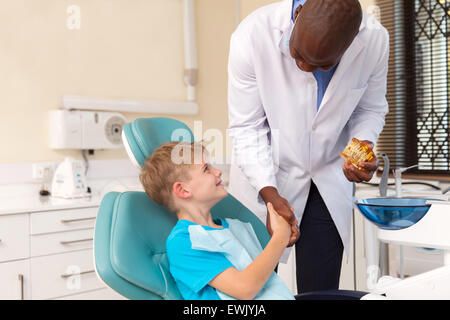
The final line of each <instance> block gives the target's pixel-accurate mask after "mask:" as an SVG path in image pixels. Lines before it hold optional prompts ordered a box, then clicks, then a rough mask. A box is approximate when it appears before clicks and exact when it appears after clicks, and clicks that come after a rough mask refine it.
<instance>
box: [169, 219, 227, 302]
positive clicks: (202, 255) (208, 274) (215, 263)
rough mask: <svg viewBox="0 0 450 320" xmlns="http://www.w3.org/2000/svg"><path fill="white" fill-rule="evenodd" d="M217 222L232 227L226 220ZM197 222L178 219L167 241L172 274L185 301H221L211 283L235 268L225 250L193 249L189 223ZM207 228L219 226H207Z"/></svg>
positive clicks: (215, 221) (224, 226) (216, 221)
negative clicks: (218, 276)
mask: <svg viewBox="0 0 450 320" xmlns="http://www.w3.org/2000/svg"><path fill="white" fill-rule="evenodd" d="M214 223H216V224H218V225H221V226H222V227H223V228H228V223H227V222H226V221H225V220H223V219H218V220H214ZM191 225H197V224H196V223H194V222H191V221H188V220H178V222H177V224H176V225H175V227H174V228H173V229H172V232H171V233H170V235H169V237H168V238H167V241H166V248H167V257H168V259H169V265H170V273H171V274H172V277H173V278H174V279H175V282H176V284H177V287H178V290H179V291H180V293H181V295H182V296H183V298H184V299H185V300H220V297H219V295H218V294H217V292H216V289H215V288H213V287H211V286H210V285H208V283H209V282H210V281H211V280H212V279H214V278H215V277H216V276H217V275H218V274H220V273H221V272H222V271H225V270H226V269H228V268H230V267H233V265H232V264H231V262H230V261H229V260H228V259H227V258H226V257H225V255H224V253H222V252H209V251H202V250H196V249H192V242H191V240H190V236H189V226H191ZM203 228H204V229H205V230H217V229H216V228H212V227H208V226H203Z"/></svg>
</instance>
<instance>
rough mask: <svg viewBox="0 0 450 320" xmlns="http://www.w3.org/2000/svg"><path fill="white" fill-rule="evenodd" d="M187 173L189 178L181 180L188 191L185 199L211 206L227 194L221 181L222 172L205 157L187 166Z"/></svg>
mask: <svg viewBox="0 0 450 320" xmlns="http://www.w3.org/2000/svg"><path fill="white" fill-rule="evenodd" d="M189 175H190V176H191V179H190V180H189V181H185V182H183V185H184V189H185V191H187V192H188V194H187V196H186V197H185V198H186V199H187V198H189V199H190V201H192V200H193V201H195V202H196V203H198V204H209V205H211V207H212V206H214V204H216V203H217V202H219V201H220V200H222V199H223V198H225V197H226V196H227V195H228V192H227V191H226V189H225V187H224V186H223V183H222V179H221V176H222V172H221V171H220V170H219V169H217V168H214V167H213V166H212V165H211V164H210V163H209V162H208V159H207V157H203V161H202V163H199V164H193V165H192V167H191V168H189Z"/></svg>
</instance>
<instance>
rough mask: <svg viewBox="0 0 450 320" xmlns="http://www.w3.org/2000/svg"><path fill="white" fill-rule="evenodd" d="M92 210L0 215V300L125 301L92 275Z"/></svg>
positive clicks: (95, 210) (93, 209)
mask: <svg viewBox="0 0 450 320" xmlns="http://www.w3.org/2000/svg"><path fill="white" fill-rule="evenodd" d="M97 210H98V206H92V205H91V206H87V207H80V208H73V207H71V208H68V209H61V208H58V210H49V211H45V212H31V213H28V212H23V213H17V212H14V213H15V214H6V215H5V214H3V215H0V300H3V299H33V300H41V299H72V298H73V299H97V300H101V299H125V298H123V297H122V296H120V295H118V294H116V293H115V292H114V291H112V290H111V289H109V288H106V286H105V284H104V283H103V282H102V281H101V280H100V279H99V278H98V276H97V274H96V273H95V268H94V258H93V237H94V226H95V219H96V216H97Z"/></svg>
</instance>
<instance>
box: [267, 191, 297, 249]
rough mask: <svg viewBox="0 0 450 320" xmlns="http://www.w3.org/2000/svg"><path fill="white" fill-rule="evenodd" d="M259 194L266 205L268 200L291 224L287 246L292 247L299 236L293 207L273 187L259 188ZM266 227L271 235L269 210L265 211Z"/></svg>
mask: <svg viewBox="0 0 450 320" xmlns="http://www.w3.org/2000/svg"><path fill="white" fill-rule="evenodd" d="M259 194H260V196H261V198H262V199H263V200H264V202H265V203H266V206H267V203H268V202H270V203H271V204H272V206H273V208H274V210H275V211H276V212H277V213H278V214H279V215H280V216H282V217H283V218H284V219H285V220H286V221H287V222H288V223H289V224H290V225H291V231H292V233H291V237H290V239H289V243H288V245H287V246H288V247H292V246H293V245H294V244H295V243H296V242H297V240H298V238H299V237H300V231H299V229H298V221H297V218H296V217H295V215H294V208H293V207H292V206H291V205H290V204H289V202H288V201H287V200H286V199H285V198H283V197H281V196H280V195H279V194H278V190H277V189H276V188H274V187H264V188H262V189H261V190H260V192H259ZM266 227H267V231H268V232H269V234H270V235H272V234H273V231H272V229H271V222H270V213H269V212H267V221H266Z"/></svg>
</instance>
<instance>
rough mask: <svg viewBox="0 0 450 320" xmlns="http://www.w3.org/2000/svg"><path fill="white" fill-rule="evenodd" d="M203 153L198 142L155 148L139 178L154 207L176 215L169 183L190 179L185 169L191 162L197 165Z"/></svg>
mask: <svg viewBox="0 0 450 320" xmlns="http://www.w3.org/2000/svg"><path fill="white" fill-rule="evenodd" d="M205 150H206V149H205V148H204V147H203V145H202V144H201V143H196V142H192V143H190V142H169V143H166V144H164V145H161V146H160V147H158V148H157V149H156V150H155V151H154V152H153V153H152V155H151V156H150V157H149V158H147V159H146V160H145V164H144V166H143V167H142V170H141V173H140V175H139V179H140V180H141V183H142V186H143V187H144V190H145V193H146V194H147V195H148V196H149V197H150V198H151V199H152V200H153V201H155V202H156V203H157V204H159V205H162V206H164V207H166V208H167V209H168V210H169V211H171V212H174V213H176V212H177V211H178V208H177V207H176V206H175V201H174V199H173V191H172V187H173V184H174V183H175V182H177V181H189V180H190V179H191V176H190V174H189V169H190V168H192V166H193V165H194V164H195V163H201V161H202V159H203V152H204V151H205ZM186 151H187V152H186ZM199 151H200V153H199ZM199 156H200V158H199ZM199 159H200V162H199Z"/></svg>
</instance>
